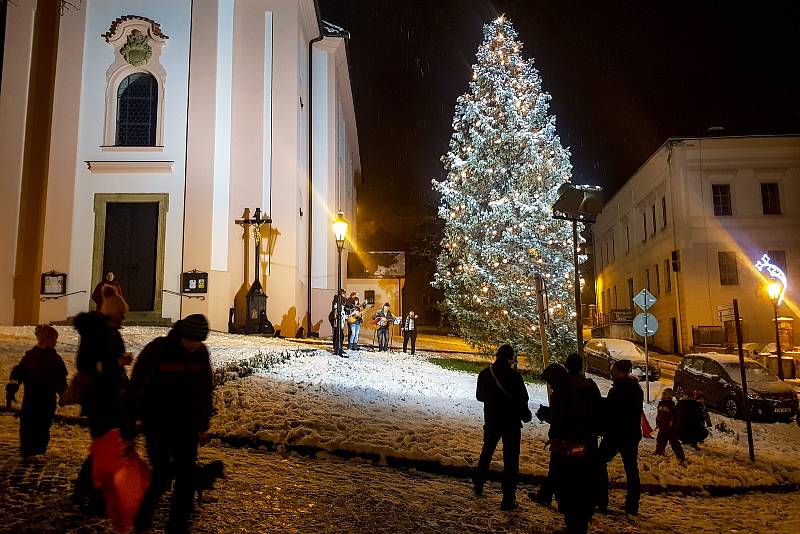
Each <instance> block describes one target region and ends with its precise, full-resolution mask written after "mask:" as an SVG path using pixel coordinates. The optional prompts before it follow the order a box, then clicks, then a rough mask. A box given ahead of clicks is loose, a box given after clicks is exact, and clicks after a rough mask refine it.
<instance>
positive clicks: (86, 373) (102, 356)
mask: <svg viewBox="0 0 800 534" xmlns="http://www.w3.org/2000/svg"><path fill="white" fill-rule="evenodd" d="M105 291H106V296H105V297H104V299H103V304H102V307H101V309H100V312H96V311H95V312H86V313H80V314H78V315H77V316H76V317H75V320H74V322H73V325H74V327H75V329H76V330H77V331H78V333H79V334H80V343H79V344H78V353H77V354H76V356H75V367H76V368H77V369H78V375H77V376H76V377H75V378H74V379H73V380H81V382H82V383H84V386H82V391H81V393H80V401H79V403H80V405H81V415H84V416H86V417H87V418H88V419H89V433H90V435H91V437H92V439H96V438H99V437H102V436H104V435H105V434H106V433H108V432H109V431H110V430H112V429H114V428H119V427H120V425H121V424H122V419H123V408H124V403H125V392H126V389H127V387H128V375H127V373H126V372H125V366H126V365H130V363H131V355H130V354H129V353H127V352H126V351H125V342H124V341H123V339H122V335H121V334H120V329H121V328H122V323H123V321H124V320H125V314H126V313H127V312H128V304H127V302H125V299H123V298H122V297H121V296H120V295H118V294H116V293H114V292H113V289H109V288H106V290H105ZM73 500H74V501H75V502H76V503H78V504H81V505H84V504H87V503H86V502H85V501H86V500H88V506H87V508H86V511H88V512H89V513H91V514H98V515H102V513H103V511H104V509H105V506H104V504H103V501H102V497H101V495H100V493H99V492H98V491H97V490H96V489H95V488H94V484H93V482H92V457H91V455H89V456H88V457H87V458H86V460H85V461H84V463H83V466H82V467H81V470H80V473H79V474H78V478H77V480H76V481H75V492H74V494H73Z"/></svg>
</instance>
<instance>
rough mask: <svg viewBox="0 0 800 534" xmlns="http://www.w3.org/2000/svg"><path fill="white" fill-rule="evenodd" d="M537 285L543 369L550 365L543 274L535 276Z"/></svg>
mask: <svg viewBox="0 0 800 534" xmlns="http://www.w3.org/2000/svg"><path fill="white" fill-rule="evenodd" d="M533 280H534V282H535V284H536V307H537V308H538V309H539V338H540V339H541V341H542V364H543V365H542V369H544V368H545V367H547V366H548V365H550V354H549V353H548V350H547V329H546V328H545V324H544V280H542V275H541V274H535V275H533Z"/></svg>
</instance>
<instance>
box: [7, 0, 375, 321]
mask: <svg viewBox="0 0 800 534" xmlns="http://www.w3.org/2000/svg"><path fill="white" fill-rule="evenodd" d="M60 5H61V2H58V1H56V0H38V1H37V0H18V1H16V2H13V3H10V4H9V5H8V8H7V9H8V11H7V16H8V20H7V31H6V34H5V48H4V52H5V53H4V59H5V60H4V62H3V77H2V93H0V123H2V125H3V128H2V131H1V132H0V169H2V173H3V193H4V194H3V195H2V196H1V198H2V200H0V202H2V209H0V220H1V221H2V223H1V224H0V243H1V244H2V248H3V250H4V251H5V252H6V254H5V255H4V256H3V258H2V259H0V276H2V279H3V283H0V324H9V323H14V324H35V323H37V322H43V321H60V320H65V319H67V318H68V317H72V316H74V315H75V314H77V313H78V312H81V311H83V310H86V309H89V308H90V307H91V306H92V304H91V302H90V300H89V295H90V294H91V292H92V289H93V288H94V287H95V285H96V284H97V283H98V282H99V281H100V280H101V278H102V276H103V273H104V272H105V271H109V270H110V271H114V272H115V273H116V276H117V280H118V281H119V282H120V284H121V286H122V290H123V293H124V296H125V297H126V299H127V300H128V303H129V305H130V307H131V313H130V314H129V320H130V321H132V322H140V323H168V322H169V321H174V320H177V319H178V318H180V317H184V316H186V315H187V314H190V313H204V314H206V315H207V316H208V317H209V319H210V322H211V326H212V328H214V329H218V330H225V329H227V327H228V323H229V319H231V314H230V313H229V312H230V310H231V309H233V310H235V313H234V314H233V321H234V322H236V323H241V322H243V321H244V320H245V319H246V317H247V313H248V311H247V309H246V307H245V306H246V303H245V296H246V293H247V292H248V289H249V288H250V286H251V284H252V282H253V280H254V279H255V278H256V276H257V277H258V279H259V280H260V281H261V283H262V285H263V286H264V290H265V292H266V294H267V296H268V303H267V316H268V318H269V319H270V321H271V322H272V323H273V324H274V325H275V328H276V329H279V330H281V332H282V334H284V335H292V336H293V335H295V334H296V332H297V331H298V329H299V328H301V327H302V328H303V331H304V332H309V330H315V331H318V330H319V328H320V326H322V327H323V328H327V314H328V310H329V306H330V301H331V298H332V297H333V294H334V292H335V288H336V261H337V251H336V245H335V242H334V239H333V235H332V231H331V222H332V220H333V218H334V217H335V214H336V213H337V212H338V211H340V210H341V211H343V212H344V213H345V217H346V218H347V219H348V220H349V221H350V223H351V229H350V235H356V232H355V197H356V190H355V188H356V185H357V183H358V181H359V180H360V156H359V150H358V136H357V129H356V122H355V113H354V109H353V98H352V94H351V87H350V77H349V66H348V57H347V46H348V37H349V35H348V34H347V32H345V31H344V30H342V29H341V28H338V27H335V26H333V25H331V24H328V23H326V22H323V21H322V20H321V18H320V15H319V11H318V6H317V5H316V2H315V1H314V0H206V1H203V2H196V1H195V2H192V1H191V0H170V1H168V2H165V1H163V0H136V1H132V0H83V1H82V2H78V3H75V5H74V6H72V7H70V6H69V5H66V6H64V7H65V9H62V10H59V6H60ZM255 208H260V213H261V214H262V215H263V216H265V220H266V221H267V222H266V223H265V224H263V225H259V226H256V225H253V224H250V225H241V224H238V225H237V224H236V222H235V221H236V220H237V219H238V220H242V219H246V218H248V217H253V215H254V214H255ZM256 230H257V234H258V237H259V238H260V253H261V254H260V256H259V257H258V258H256V257H255V246H254V232H256ZM348 248H349V247H348ZM50 271H55V272H56V273H65V274H66V277H67V278H66V287H63V288H61V289H63V290H64V292H65V293H67V295H66V296H61V295H58V294H53V295H44V296H43V298H40V297H41V295H40V293H41V292H42V291H44V284H43V283H42V280H43V278H42V273H47V272H50ZM194 271H197V272H194ZM184 273H190V274H191V277H190V278H191V279H192V280H194V282H191V281H189V282H188V283H189V285H188V286H187V287H184V281H185V280H184V278H185V277H184V276H183V275H184ZM198 273H200V274H205V275H207V276H206V277H205V278H203V277H202V276H199V275H198ZM198 280H202V281H198ZM192 284H193V285H192ZM53 287H56V286H53ZM190 297H191V298H190ZM309 313H311V320H310V321H309Z"/></svg>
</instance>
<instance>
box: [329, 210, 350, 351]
mask: <svg viewBox="0 0 800 534" xmlns="http://www.w3.org/2000/svg"><path fill="white" fill-rule="evenodd" d="M348 226H350V225H349V224H347V221H345V220H344V213H343V212H341V211H340V212H339V213H338V215H337V216H336V220H335V221H333V236H334V237H335V238H336V249H337V250H338V251H339V258H338V260H337V262H336V297H335V298H336V324H335V325H334V327H333V335H334V347H333V348H334V353H335V354H336V355H338V356H342V355H343V354H342V345H343V343H344V339H342V338H343V337H344V328H342V304H343V303H342V249H344V240H345V238H346V237H347V227H348ZM337 332H338V333H337Z"/></svg>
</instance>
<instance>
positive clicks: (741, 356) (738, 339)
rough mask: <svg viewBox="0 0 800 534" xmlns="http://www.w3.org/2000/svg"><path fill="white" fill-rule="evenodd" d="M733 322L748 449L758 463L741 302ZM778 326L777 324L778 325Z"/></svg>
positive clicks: (734, 313)
mask: <svg viewBox="0 0 800 534" xmlns="http://www.w3.org/2000/svg"><path fill="white" fill-rule="evenodd" d="M733 320H734V321H736V344H737V345H738V347H739V370H740V371H741V373H742V396H743V398H744V401H743V402H742V404H743V405H744V420H745V423H746V424H747V448H748V449H749V450H750V461H751V462H755V461H756V452H755V450H754V449H753V427H752V425H751V424H750V399H749V397H748V396H747V373H745V370H744V350H742V324H741V323H740V322H739V301H738V300H737V299H733ZM776 324H777V323H776Z"/></svg>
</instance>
